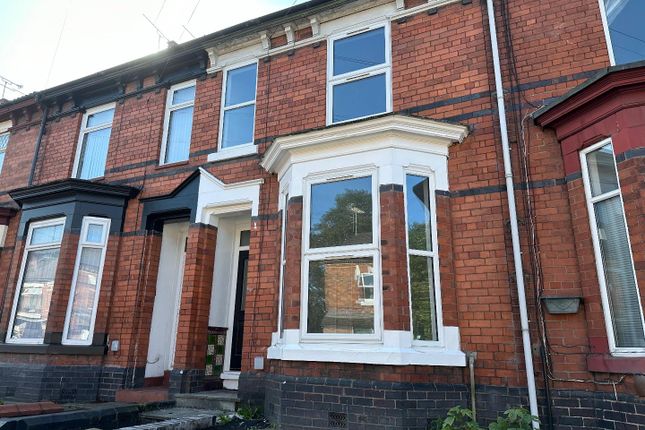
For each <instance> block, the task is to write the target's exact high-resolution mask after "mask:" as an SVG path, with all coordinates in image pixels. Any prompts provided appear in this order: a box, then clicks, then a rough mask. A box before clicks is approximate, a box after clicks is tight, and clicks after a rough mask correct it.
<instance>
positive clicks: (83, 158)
mask: <svg viewBox="0 0 645 430" xmlns="http://www.w3.org/2000/svg"><path fill="white" fill-rule="evenodd" d="M113 118H114V103H112V104H109V105H105V106H99V107H96V108H93V109H89V110H88V111H87V112H85V114H84V115H83V119H82V122H81V132H80V136H79V142H78V151H77V155H76V166H75V169H74V172H75V174H74V177H76V178H79V179H94V178H100V177H101V176H103V175H105V163H106V161H107V154H108V148H109V145H110V135H111V134H112V119H113Z"/></svg>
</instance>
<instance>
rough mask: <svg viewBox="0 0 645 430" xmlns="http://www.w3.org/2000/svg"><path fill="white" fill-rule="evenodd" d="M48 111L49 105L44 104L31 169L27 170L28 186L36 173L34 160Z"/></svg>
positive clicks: (35, 159) (41, 138)
mask: <svg viewBox="0 0 645 430" xmlns="http://www.w3.org/2000/svg"><path fill="white" fill-rule="evenodd" d="M41 106H42V105H41ZM48 112H49V105H47V104H45V107H44V109H43V117H42V119H41V120H40V130H39V131H38V137H37V138H36V147H35V148H34V158H33V159H32V160H31V170H30V171H29V181H27V186H28V187H31V185H32V184H33V182H34V173H36V162H37V161H38V152H40V142H41V141H42V140H43V135H44V134H45V125H46V124H47V113H48Z"/></svg>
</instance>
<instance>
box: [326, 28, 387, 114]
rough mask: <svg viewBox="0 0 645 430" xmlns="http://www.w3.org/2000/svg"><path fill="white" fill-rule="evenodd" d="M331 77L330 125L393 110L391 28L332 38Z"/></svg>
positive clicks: (351, 32)
mask: <svg viewBox="0 0 645 430" xmlns="http://www.w3.org/2000/svg"><path fill="white" fill-rule="evenodd" d="M328 76H329V81H328V85H327V98H328V102H327V119H328V120H327V122H328V123H330V124H334V123H339V122H344V121H350V120H354V119H359V118H364V117H368V116H372V115H378V114H381V113H385V112H389V111H391V110H392V108H391V88H390V87H391V67H390V42H389V28H388V27H387V26H382V25H381V26H373V27H368V28H364V29H360V30H355V31H350V32H346V33H343V34H341V35H338V36H335V37H333V38H332V39H331V40H330V54H329V59H328Z"/></svg>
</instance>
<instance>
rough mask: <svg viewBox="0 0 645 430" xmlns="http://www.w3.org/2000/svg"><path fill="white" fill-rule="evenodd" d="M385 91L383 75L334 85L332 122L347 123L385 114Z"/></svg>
mask: <svg viewBox="0 0 645 430" xmlns="http://www.w3.org/2000/svg"><path fill="white" fill-rule="evenodd" d="M385 91H386V90H385V74H381V75H376V76H370V77H369V78H365V79H360V80H357V81H352V82H348V83H346V84H340V85H335V86H334V88H333V92H334V106H333V121H334V122H339V121H347V120H350V119H354V118H361V117H364V116H369V115H375V114H378V113H383V112H385V111H386V110H387V101H386V96H385Z"/></svg>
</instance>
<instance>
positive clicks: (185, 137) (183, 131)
mask: <svg viewBox="0 0 645 430" xmlns="http://www.w3.org/2000/svg"><path fill="white" fill-rule="evenodd" d="M192 129H193V107H192V106H190V107H186V108H183V109H177V110H175V111H172V112H170V124H169V126H168V140H167V142H166V159H165V162H166V163H175V162H177V161H184V160H188V155H189V153H190V135H191V132H192Z"/></svg>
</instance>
